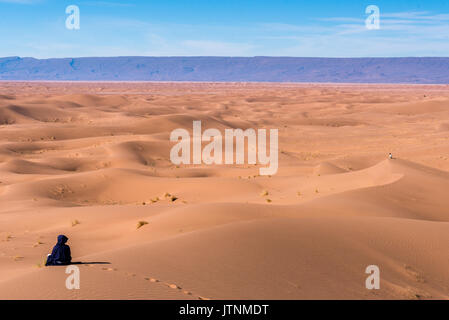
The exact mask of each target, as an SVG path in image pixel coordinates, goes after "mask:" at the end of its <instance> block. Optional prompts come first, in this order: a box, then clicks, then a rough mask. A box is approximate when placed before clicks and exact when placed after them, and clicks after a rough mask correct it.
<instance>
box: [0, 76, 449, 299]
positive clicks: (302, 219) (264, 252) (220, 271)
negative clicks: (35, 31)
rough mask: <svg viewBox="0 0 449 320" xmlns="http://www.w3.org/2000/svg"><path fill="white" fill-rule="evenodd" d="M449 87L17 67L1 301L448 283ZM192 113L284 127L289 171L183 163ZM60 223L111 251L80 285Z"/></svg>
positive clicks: (339, 294) (9, 118)
mask: <svg viewBox="0 0 449 320" xmlns="http://www.w3.org/2000/svg"><path fill="white" fill-rule="evenodd" d="M448 102H449V92H448V91H447V87H446V86H401V85H397V86H396V85H372V86H371V85H370V86H368V85H359V86H355V85H307V84H304V85H295V84H284V85H281V84H225V83H223V84H213V83H210V84H208V83H184V84H174V83H151V84H150V83H147V84H145V83H133V84H126V83H97V84H96V83H39V82H38V83H29V84H27V83H3V84H2V86H0V266H1V270H2V273H1V274H0V299H92V298H93V299H448V298H449V273H448V272H447V270H448V267H449V211H448V209H447V208H449V198H448V197H447V190H448V189H449V172H448V171H449V157H448V156H447V154H448V152H449V130H447V126H448V123H447V119H448V115H449V109H448V107H447V106H448ZM193 120H201V121H202V124H203V129H205V128H217V129H219V130H224V129H226V128H242V129H246V128H278V129H279V148H280V150H279V170H278V173H277V174H276V175H273V176H260V175H259V168H260V165H247V164H243V165H221V166H220V165H213V166H208V165H179V166H176V165H173V164H172V163H171V162H170V159H169V154H170V149H171V146H172V144H171V143H170V141H169V134H170V131H171V130H173V129H176V128H185V129H187V130H188V131H189V132H191V131H192V121H193ZM389 152H392V153H393V155H394V159H392V160H389V159H387V155H388V153H389ZM139 221H144V222H145V223H143V224H141V225H140V227H139V228H137V227H136V226H137V224H138V222H139ZM58 234H66V235H67V236H68V237H69V239H70V240H69V244H70V245H71V248H72V255H73V258H74V261H82V262H107V263H108V264H83V265H80V266H79V268H80V270H81V289H80V290H67V289H66V287H65V279H66V277H67V275H66V274H65V272H64V271H65V268H63V267H62V268H59V267H55V268H45V267H42V264H43V259H44V257H45V256H46V254H47V253H48V252H49V251H50V250H51V248H52V246H53V245H54V242H55V239H56V236H57V235H58ZM372 264H374V265H377V266H379V268H380V270H381V289H380V290H367V289H366V288H365V279H366V277H367V274H365V268H366V267H367V266H368V265H372Z"/></svg>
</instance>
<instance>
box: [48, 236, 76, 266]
mask: <svg viewBox="0 0 449 320" xmlns="http://www.w3.org/2000/svg"><path fill="white" fill-rule="evenodd" d="M67 240H69V238H67V237H66V236H65V235H62V234H61V235H59V236H58V243H57V244H56V245H55V246H54V248H53V251H52V252H51V254H49V255H48V256H47V263H45V265H46V266H58V265H67V264H70V263H71V262H72V256H71V255H70V247H69V246H68V245H66V244H65V243H66V242H67Z"/></svg>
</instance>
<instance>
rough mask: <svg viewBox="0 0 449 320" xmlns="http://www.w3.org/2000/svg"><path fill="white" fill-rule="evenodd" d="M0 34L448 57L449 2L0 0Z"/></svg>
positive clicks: (59, 42)
mask: <svg viewBox="0 0 449 320" xmlns="http://www.w3.org/2000/svg"><path fill="white" fill-rule="evenodd" d="M68 5H77V6H78V7H79V8H80V29H79V30H68V29H66V27H65V20H66V18H67V14H66V13H65V8H66V7H67V6H68ZM368 5H377V6H378V7H379V9H380V29H379V30H368V29H367V28H366V27H365V19H366V18H367V14H366V13H365V8H366V7H367V6H368ZM0 39H1V41H0V56H2V57H5V56H22V57H36V58H49V57H85V56H124V55H134V56H136V55H137V56H205V55H207V56H300V57H398V56H449V1H448V0H426V1H421V0H407V1H406V0H370V1H360V0H358V1H357V0H352V1H351V0H340V1H337V0H332V1H325V0H308V1H302V0H296V1H292V0H277V1H266V0H258V1H245V0H240V1H236V0H222V1H215V0H208V1H206V0H189V1H185V0H158V1H153V0H144V1H138V0H130V1H125V0H115V1H114V0H103V1H94V0H90V1H89V0H80V1H74V0H70V1H65V0H0Z"/></svg>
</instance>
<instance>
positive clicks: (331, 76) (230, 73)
mask: <svg viewBox="0 0 449 320" xmlns="http://www.w3.org/2000/svg"><path fill="white" fill-rule="evenodd" d="M0 80H52V81H54V80H72V81H76V80H79V81H82V80H83V81H257V82H337V83H338V82H340V83H343V82H349V83H417V84H449V58H446V57H441V58H438V57H423V58H295V57H103V58H102V57H92V58H55V59H35V58H21V57H5V58H0Z"/></svg>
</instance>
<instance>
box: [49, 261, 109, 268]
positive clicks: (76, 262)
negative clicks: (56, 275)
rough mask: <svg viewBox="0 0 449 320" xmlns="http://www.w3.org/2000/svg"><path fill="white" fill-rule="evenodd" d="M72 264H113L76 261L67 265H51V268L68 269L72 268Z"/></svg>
mask: <svg viewBox="0 0 449 320" xmlns="http://www.w3.org/2000/svg"><path fill="white" fill-rule="evenodd" d="M72 264H111V263H110V262H105V261H93V262H82V261H74V262H70V263H66V264H56V265H51V266H49V267H62V266H64V267H66V266H70V265H72Z"/></svg>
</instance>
